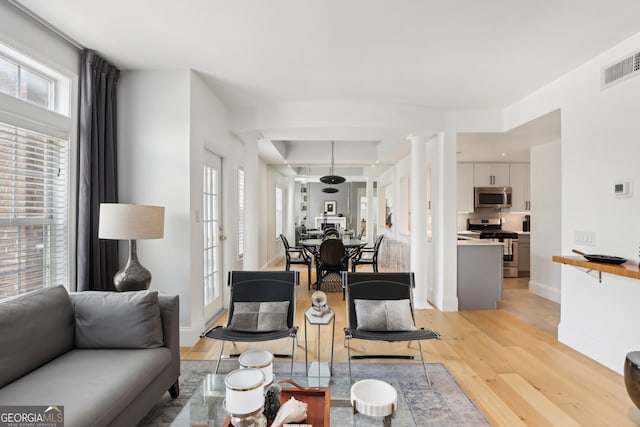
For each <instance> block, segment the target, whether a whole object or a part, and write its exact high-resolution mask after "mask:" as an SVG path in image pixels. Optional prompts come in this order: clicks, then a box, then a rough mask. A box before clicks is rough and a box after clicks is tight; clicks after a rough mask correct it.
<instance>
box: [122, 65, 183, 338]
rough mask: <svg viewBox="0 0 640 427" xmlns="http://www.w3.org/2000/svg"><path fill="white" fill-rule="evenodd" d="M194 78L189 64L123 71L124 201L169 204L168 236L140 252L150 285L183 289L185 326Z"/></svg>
mask: <svg viewBox="0 0 640 427" xmlns="http://www.w3.org/2000/svg"><path fill="white" fill-rule="evenodd" d="M189 80H190V79H189V71H187V70H179V71H146V70H145V71H124V72H122V74H121V77H120V82H119V84H118V97H119V106H118V174H119V176H118V180H119V195H120V202H122V203H135V204H141V205H142V204H148V205H157V206H164V207H165V224H164V238H163V239H160V240H141V241H139V242H138V255H139V258H140V262H141V263H142V265H144V266H145V267H146V268H148V269H149V271H151V274H152V275H153V279H152V281H151V289H155V290H158V291H159V292H162V293H166V294H179V295H180V325H181V327H187V326H190V325H191V309H190V307H191V304H192V303H193V301H192V297H191V287H190V285H191V280H192V279H193V275H192V271H191V261H190V251H191V242H190V240H191V238H190V237H191V233H190V216H191V211H190V175H189V174H190V147H189V145H190V141H189ZM121 252H123V254H121V255H124V256H125V257H126V253H127V251H126V250H124V251H121ZM125 259H126V258H125ZM121 262H122V261H121Z"/></svg>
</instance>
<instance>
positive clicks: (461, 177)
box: [458, 163, 474, 212]
mask: <svg viewBox="0 0 640 427" xmlns="http://www.w3.org/2000/svg"><path fill="white" fill-rule="evenodd" d="M473 197H474V195H473V163H458V212H473Z"/></svg>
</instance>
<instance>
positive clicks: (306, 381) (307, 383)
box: [171, 374, 417, 427]
mask: <svg viewBox="0 0 640 427" xmlns="http://www.w3.org/2000/svg"><path fill="white" fill-rule="evenodd" d="M224 378H225V374H207V375H206V376H205V377H204V379H203V380H202V382H201V384H200V385H199V386H198V387H197V388H196V390H195V391H194V393H193V395H192V396H191V398H190V399H189V401H188V402H187V403H186V404H185V406H184V407H183V408H182V410H181V411H180V413H178V415H177V416H176V418H175V419H174V421H173V422H172V423H171V426H173V427H178V426H203V427H205V426H206V427H218V426H223V425H224V424H225V420H226V418H227V415H228V414H227V412H226V411H225V409H224V407H223V401H224V399H225V385H224ZM291 379H292V380H293V381H294V382H296V383H297V384H299V385H300V386H302V387H313V386H314V385H317V381H318V378H314V377H305V376H300V377H293V378H291ZM323 380H324V381H325V382H326V383H327V384H328V388H329V392H330V424H331V426H361V427H370V426H371V427H373V426H383V425H389V426H407V427H412V426H416V425H417V424H416V422H415V420H414V419H413V415H412V413H411V409H410V408H409V406H408V404H407V402H406V401H405V398H404V396H403V394H402V392H401V389H400V385H399V384H398V383H397V381H396V380H395V379H392V380H390V381H388V382H389V384H391V385H392V386H393V387H394V388H395V389H396V391H397V393H398V402H397V407H396V409H395V411H394V413H393V415H391V416H390V417H387V418H386V419H385V418H384V417H370V416H366V415H362V414H359V413H357V414H354V413H353V407H352V406H351V402H350V399H351V380H350V379H349V377H348V376H346V377H344V376H343V377H330V378H323ZM354 381H355V379H354ZM282 386H283V387H291V386H290V385H289V384H286V383H285V384H282Z"/></svg>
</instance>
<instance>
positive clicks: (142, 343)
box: [71, 291, 164, 348]
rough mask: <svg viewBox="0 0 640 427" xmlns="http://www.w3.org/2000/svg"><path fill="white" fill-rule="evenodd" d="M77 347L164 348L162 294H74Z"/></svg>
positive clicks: (136, 292) (151, 292)
mask: <svg viewBox="0 0 640 427" xmlns="http://www.w3.org/2000/svg"><path fill="white" fill-rule="evenodd" d="M71 301H72V302H73V306H74V309H75V315H76V347H77V348H155V347H162V346H163V345H164V342H163V335H162V320H161V319H160V305H159V304H158V292H156V291H134V292H97V291H88V292H78V293H72V294H71Z"/></svg>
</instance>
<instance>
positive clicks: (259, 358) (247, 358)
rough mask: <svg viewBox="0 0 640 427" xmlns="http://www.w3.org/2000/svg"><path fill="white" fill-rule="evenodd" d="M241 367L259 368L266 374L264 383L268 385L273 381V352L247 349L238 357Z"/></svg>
mask: <svg viewBox="0 0 640 427" xmlns="http://www.w3.org/2000/svg"><path fill="white" fill-rule="evenodd" d="M238 363H239V364H240V369H248V368H254V369H259V370H260V371H262V373H263V374H264V378H265V379H264V385H265V387H266V386H268V385H269V384H271V383H272V382H273V354H271V353H270V352H268V351H267V350H249V351H245V352H244V353H242V354H241V355H240V357H239V358H238Z"/></svg>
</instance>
